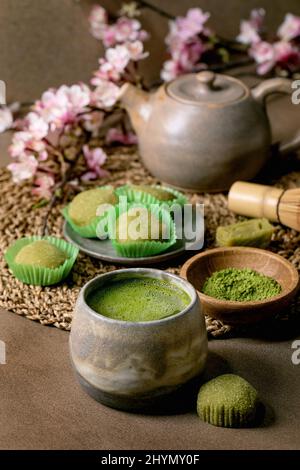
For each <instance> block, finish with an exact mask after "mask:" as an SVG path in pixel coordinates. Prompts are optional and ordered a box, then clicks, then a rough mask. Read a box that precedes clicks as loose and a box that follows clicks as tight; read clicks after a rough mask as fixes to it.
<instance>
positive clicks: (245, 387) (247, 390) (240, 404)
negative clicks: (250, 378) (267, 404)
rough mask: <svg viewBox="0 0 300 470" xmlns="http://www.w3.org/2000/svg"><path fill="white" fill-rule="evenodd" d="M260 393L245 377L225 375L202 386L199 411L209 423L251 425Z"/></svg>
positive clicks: (232, 425) (228, 425)
mask: <svg viewBox="0 0 300 470" xmlns="http://www.w3.org/2000/svg"><path fill="white" fill-rule="evenodd" d="M257 406H258V394H257V391H256V390H255V388H254V387H252V385H250V384H249V382H247V381H246V380H245V379H243V378H242V377H239V376H238V375H234V374H224V375H220V376H219V377H216V378H215V379H213V380H210V381H209V382H207V383H206V384H204V385H202V387H201V388H200V391H199V394H198V399H197V412H198V415H199V417H200V418H201V419H202V420H203V421H205V422H206V423H210V424H213V425H214V426H222V427H227V428H239V427H247V426H251V425H253V424H254V422H255V418H256V413H257Z"/></svg>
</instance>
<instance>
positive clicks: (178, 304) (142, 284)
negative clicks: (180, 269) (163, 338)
mask: <svg viewBox="0 0 300 470" xmlns="http://www.w3.org/2000/svg"><path fill="white" fill-rule="evenodd" d="M190 302H191V299H190V297H189V295H188V294H187V293H186V292H185V291H184V290H183V289H181V288H180V287H178V286H177V285H176V284H175V283H172V282H169V281H166V280H162V279H156V278H150V277H143V276H139V277H138V276H135V277H129V278H124V279H119V280H115V281H112V282H110V283H108V284H107V285H105V286H104V287H100V288H99V289H98V290H96V291H94V292H92V293H91V294H90V295H89V296H88V299H87V303H88V305H89V306H90V307H91V308H92V309H93V310H95V311H96V312H98V313H100V314H101V315H104V316H106V317H109V318H113V319H115V320H123V321H132V322H142V321H154V320H159V319H162V318H166V317H169V316H171V315H175V314H176V313H179V312H181V311H182V310H184V309H185V308H186V307H187V306H188V305H189V303H190Z"/></svg>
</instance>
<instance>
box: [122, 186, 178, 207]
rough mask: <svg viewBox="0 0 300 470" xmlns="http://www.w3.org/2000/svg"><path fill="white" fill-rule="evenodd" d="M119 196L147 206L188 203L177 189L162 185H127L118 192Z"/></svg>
mask: <svg viewBox="0 0 300 470" xmlns="http://www.w3.org/2000/svg"><path fill="white" fill-rule="evenodd" d="M116 193H117V194H118V196H126V197H127V200H128V202H141V203H146V204H154V203H165V204H167V205H172V204H176V203H177V204H179V205H181V206H183V205H184V204H185V203H186V202H187V198H186V197H185V196H184V194H182V193H180V192H179V191H177V190H176V189H173V188H169V187H164V186H160V185H146V184H140V185H137V184H127V185H124V186H121V187H120V188H118V189H117V190H116Z"/></svg>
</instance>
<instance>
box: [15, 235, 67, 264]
mask: <svg viewBox="0 0 300 470" xmlns="http://www.w3.org/2000/svg"><path fill="white" fill-rule="evenodd" d="M66 259H67V255H66V253H65V252H64V251H63V250H61V249H60V248H58V247H57V246H55V245H53V244H52V243H50V242H49V241H48V240H37V241H35V242H32V243H30V244H29V245H25V246H23V248H21V250H20V251H19V253H18V254H17V256H16V257H15V262H16V263H18V264H24V265H32V266H41V267H43V268H57V267H58V266H60V265H61V264H63V263H64V262H65V261H66Z"/></svg>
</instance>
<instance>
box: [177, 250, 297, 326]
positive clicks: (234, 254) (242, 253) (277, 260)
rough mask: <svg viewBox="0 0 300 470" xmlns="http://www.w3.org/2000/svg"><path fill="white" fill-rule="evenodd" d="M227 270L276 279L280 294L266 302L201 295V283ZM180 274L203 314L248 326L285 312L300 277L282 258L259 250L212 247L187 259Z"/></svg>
mask: <svg viewBox="0 0 300 470" xmlns="http://www.w3.org/2000/svg"><path fill="white" fill-rule="evenodd" d="M226 268H238V269H243V268H250V269H253V270H255V271H258V272H259V273H262V274H264V275H265V276H269V277H272V278H273V279H275V280H276V281H277V282H278V283H279V284H280V285H281V288H282V291H281V293H280V294H279V295H277V296H275V297H271V298H269V299H266V300H261V301H253V302H236V301H229V300H220V299H215V298H213V297H210V296H208V295H205V294H203V293H202V288H203V285H204V282H205V281H206V279H207V278H209V277H210V276H211V275H212V274H213V273H214V272H216V271H220V270H221V269H226ZM180 275H181V276H182V277H183V278H184V279H186V280H188V281H189V282H190V283H191V284H193V286H194V287H195V289H196V290H197V291H198V294H199V297H200V300H201V304H202V306H203V309H204V312H205V314H206V315H209V316H211V317H212V318H217V319H219V320H222V321H223V322H224V323H228V324H250V323H255V322H259V321H263V320H266V319H267V318H269V317H272V316H274V315H276V314H277V313H280V312H282V311H284V309H285V308H287V307H288V305H289V304H290V302H291V301H292V299H293V298H294V297H295V295H296V293H297V291H298V288H299V275H298V272H297V270H296V269H295V268H294V266H293V265H292V264H291V263H290V262H289V261H287V260H286V259H284V258H283V257H282V256H279V255H276V254H275V253H272V252H270V251H266V250H262V249H259V248H248V247H228V248H215V249H212V250H207V251H205V252H204V253H200V254H198V255H196V256H194V257H193V258H191V259H189V260H188V261H187V262H186V263H185V264H184V265H183V267H182V269H181V272H180Z"/></svg>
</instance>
